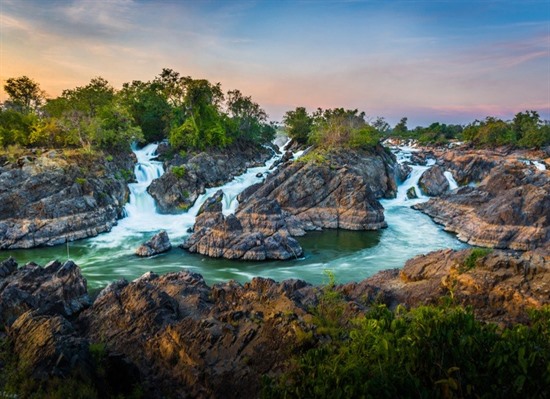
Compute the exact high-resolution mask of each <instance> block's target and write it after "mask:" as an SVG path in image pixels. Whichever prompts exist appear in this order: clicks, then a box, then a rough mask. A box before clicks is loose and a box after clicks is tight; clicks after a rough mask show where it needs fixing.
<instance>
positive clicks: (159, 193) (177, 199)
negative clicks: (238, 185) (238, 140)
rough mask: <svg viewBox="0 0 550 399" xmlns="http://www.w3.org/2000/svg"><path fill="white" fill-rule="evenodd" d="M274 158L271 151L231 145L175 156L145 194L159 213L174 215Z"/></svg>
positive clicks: (262, 148) (249, 146) (263, 148)
mask: <svg viewBox="0 0 550 399" xmlns="http://www.w3.org/2000/svg"><path fill="white" fill-rule="evenodd" d="M160 152H161V153H162V149H161V151H160ZM273 154H274V152H273V150H272V149H271V148H266V147H262V146H256V145H233V146H230V147H228V148H226V149H224V150H223V151H221V150H212V151H209V152H201V153H198V154H196V155H185V156H181V155H180V154H176V155H175V156H174V157H173V159H172V160H170V161H167V162H165V170H166V173H164V174H163V175H162V176H161V177H160V178H158V179H155V180H154V181H153V182H152V183H151V185H150V186H149V187H148V189H147V191H148V192H149V194H151V196H152V197H153V198H154V199H155V200H156V204H157V208H158V209H159V211H161V212H164V213H175V212H178V211H181V210H182V209H187V208H189V207H190V206H192V205H193V203H194V202H195V200H196V199H197V197H198V196H199V195H200V194H202V193H204V191H205V189H206V188H208V187H215V186H221V185H223V184H224V183H226V182H228V181H230V180H231V179H233V177H235V176H238V175H240V174H242V173H244V171H245V170H246V169H247V168H249V167H253V166H260V165H263V164H264V163H265V162H266V161H267V160H268V159H269V158H271V157H272V156H273Z"/></svg>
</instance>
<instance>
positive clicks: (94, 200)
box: [0, 151, 134, 249]
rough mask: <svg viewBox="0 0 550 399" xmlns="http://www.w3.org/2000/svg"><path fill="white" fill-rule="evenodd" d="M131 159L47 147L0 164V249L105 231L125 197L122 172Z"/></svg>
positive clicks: (118, 213) (129, 167) (128, 168)
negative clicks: (65, 153)
mask: <svg viewBox="0 0 550 399" xmlns="http://www.w3.org/2000/svg"><path fill="white" fill-rule="evenodd" d="M111 157H112V158H113V156H111ZM133 163H134V159H133V158H132V157H131V155H130V154H126V153H124V154H117V155H116V156H114V159H113V160H112V161H107V160H105V159H104V158H103V156H101V157H100V156H92V155H86V154H80V155H79V156H76V157H65V156H63V155H62V154H60V153H58V152H56V151H50V152H48V153H45V154H42V155H36V156H32V157H23V158H20V159H19V160H18V162H15V163H8V164H5V165H4V166H1V167H0V204H1V205H0V249H13V248H32V247H37V246H44V245H56V244H61V243H64V242H66V241H73V240H77V239H81V238H87V237H93V236H96V235H98V234H99V233H102V232H105V231H109V230H110V229H111V228H112V226H113V225H114V224H115V223H116V220H117V219H118V218H119V217H121V213H122V208H123V207H124V204H125V203H126V202H127V199H128V196H129V191H128V187H127V181H126V180H125V178H124V176H123V175H124V174H129V173H131V170H132V168H133ZM122 171H124V173H122Z"/></svg>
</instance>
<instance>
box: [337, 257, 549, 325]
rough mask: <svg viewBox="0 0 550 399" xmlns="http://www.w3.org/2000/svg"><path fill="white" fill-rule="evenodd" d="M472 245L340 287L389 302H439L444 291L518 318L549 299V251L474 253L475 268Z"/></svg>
mask: <svg viewBox="0 0 550 399" xmlns="http://www.w3.org/2000/svg"><path fill="white" fill-rule="evenodd" d="M472 251H473V249H465V250H461V251H453V250H450V249H445V250H440V251H435V252H431V253H429V254H427V255H420V256H417V257H416V258H413V259H411V260H409V261H407V263H406V264H405V266H404V267H403V269H402V270H401V271H399V270H394V271H383V272H380V273H378V274H376V275H375V276H373V277H370V278H368V279H366V280H363V281H362V282H359V283H349V284H346V285H344V286H342V287H341V290H342V292H344V293H345V294H346V295H347V297H348V298H349V299H352V300H353V299H355V300H358V299H359V298H361V296H364V295H366V294H367V293H369V294H370V295H371V297H376V298H378V300H382V301H383V302H384V303H386V304H388V305H389V306H391V307H395V306H397V305H398V304H402V305H406V306H407V307H415V306H419V305H422V304H436V303H438V302H439V301H440V298H441V297H442V296H445V295H447V296H448V295H452V297H453V298H454V301H455V303H457V304H461V305H464V306H471V307H472V308H473V310H474V313H475V314H476V316H477V317H478V318H480V319H482V320H486V321H494V322H498V323H512V322H513V323H517V322H525V321H526V320H527V312H528V310H529V309H531V308H538V307H540V306H543V305H548V304H550V296H548V291H549V290H550V268H549V266H550V252H548V248H546V249H545V250H542V249H541V250H537V251H529V252H526V253H514V252H512V253H510V252H505V251H499V250H494V251H492V252H491V251H489V252H487V253H486V254H482V255H481V256H480V257H476V261H475V262H474V267H473V268H471V269H470V268H468V267H467V266H466V259H468V258H469V257H470V256H471V255H472Z"/></svg>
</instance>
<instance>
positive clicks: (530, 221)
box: [414, 162, 550, 250]
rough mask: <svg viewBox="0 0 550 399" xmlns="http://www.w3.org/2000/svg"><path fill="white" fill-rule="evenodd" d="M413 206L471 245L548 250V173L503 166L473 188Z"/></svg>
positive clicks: (549, 204)
mask: <svg viewBox="0 0 550 399" xmlns="http://www.w3.org/2000/svg"><path fill="white" fill-rule="evenodd" d="M414 208H415V209H418V210H421V211H422V212H424V213H426V214H427V215H429V216H431V217H432V218H433V219H434V220H435V222H436V223H439V224H442V225H443V226H445V229H446V230H447V231H451V232H455V233H457V235H458V238H459V239H460V240H462V241H465V242H468V243H470V244H473V245H480V246H486V247H494V248H502V249H506V248H508V249H516V250H529V249H535V248H537V247H539V246H547V245H548V242H550V213H549V212H548V210H549V209H550V172H548V171H539V170H537V169H536V168H531V167H528V166H526V165H524V164H522V163H520V162H513V163H503V164H502V165H500V166H497V167H495V168H493V169H492V170H491V172H490V174H489V175H488V176H487V177H486V178H485V179H484V180H483V181H482V182H481V183H480V184H479V185H478V186H477V187H462V188H460V189H458V190H456V191H455V192H453V193H452V194H447V195H444V196H442V197H439V198H432V199H430V200H429V201H428V202H425V203H422V204H417V205H414Z"/></svg>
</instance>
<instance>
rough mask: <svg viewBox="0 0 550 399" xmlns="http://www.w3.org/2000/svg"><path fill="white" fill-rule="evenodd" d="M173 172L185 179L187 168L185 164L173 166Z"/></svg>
mask: <svg viewBox="0 0 550 399" xmlns="http://www.w3.org/2000/svg"><path fill="white" fill-rule="evenodd" d="M171 170H172V173H173V174H174V175H175V176H176V177H177V178H178V179H183V178H184V177H185V175H186V173H187V170H186V169H185V166H183V165H181V166H172V169H171Z"/></svg>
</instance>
